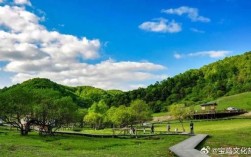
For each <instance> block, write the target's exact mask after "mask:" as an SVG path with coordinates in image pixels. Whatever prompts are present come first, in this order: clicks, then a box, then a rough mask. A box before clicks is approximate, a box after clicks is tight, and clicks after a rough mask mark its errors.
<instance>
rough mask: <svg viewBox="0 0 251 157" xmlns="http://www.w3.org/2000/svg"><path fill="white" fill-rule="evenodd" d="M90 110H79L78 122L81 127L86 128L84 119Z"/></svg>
mask: <svg viewBox="0 0 251 157" xmlns="http://www.w3.org/2000/svg"><path fill="white" fill-rule="evenodd" d="M87 113H88V110H87V109H85V108H84V109H83V108H79V109H78V111H77V115H76V117H77V122H78V123H79V127H80V128H83V126H84V117H85V116H86V115H87Z"/></svg>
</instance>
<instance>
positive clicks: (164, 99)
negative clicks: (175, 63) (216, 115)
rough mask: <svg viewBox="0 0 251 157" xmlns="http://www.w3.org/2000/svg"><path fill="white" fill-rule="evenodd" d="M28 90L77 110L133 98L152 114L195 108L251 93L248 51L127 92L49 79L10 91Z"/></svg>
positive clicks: (25, 84)
mask: <svg viewBox="0 0 251 157" xmlns="http://www.w3.org/2000/svg"><path fill="white" fill-rule="evenodd" d="M16 87H21V88H24V89H27V90H34V89H40V90H43V89H44V90H45V91H46V89H50V90H53V91H56V92H57V93H59V95H61V96H62V97H65V96H70V97H71V98H72V100H73V101H74V102H75V103H76V104H77V105H78V106H80V107H83V108H89V107H90V106H91V105H92V104H93V103H94V102H99V101H101V100H103V101H104V102H105V103H106V104H107V106H108V107H111V106H117V107H118V106H120V105H126V106H129V104H130V102H131V101H133V100H136V99H142V100H144V101H146V102H147V104H148V105H149V107H150V108H151V109H152V111H154V112H160V111H163V110H166V109H167V106H169V105H171V104H173V103H185V104H186V105H188V106H189V105H196V104H199V103H202V102H207V101H211V100H215V99H216V98H218V97H221V96H226V95H233V94H238V93H242V92H246V91H251V52H247V53H245V54H243V55H238V56H233V57H227V58H225V59H223V60H220V61H217V62H215V63H212V64H209V65H206V66H204V67H202V68H200V69H191V70H188V71H186V72H184V73H182V74H179V75H176V76H174V77H171V78H167V79H165V80H163V81H161V82H156V83H155V84H153V85H149V86H148V87H147V88H139V89H137V90H132V91H128V92H122V91H119V90H109V91H105V90H103V89H98V88H94V87H90V86H81V87H68V86H63V85H59V84H57V83H54V82H52V81H50V80H48V79H41V78H36V79H31V80H28V81H25V82H23V83H22V84H17V85H14V86H12V87H9V88H4V89H2V90H0V92H1V93H4V92H6V91H8V90H10V89H12V88H16Z"/></svg>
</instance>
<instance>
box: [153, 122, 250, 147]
mask: <svg viewBox="0 0 251 157" xmlns="http://www.w3.org/2000/svg"><path fill="white" fill-rule="evenodd" d="M189 123H190V121H186V122H185V123H184V126H185V130H186V131H187V132H189ZM175 128H178V130H179V131H181V130H182V128H181V125H180V123H177V122H175V123H172V122H171V130H172V131H174V129H175ZM156 130H157V131H166V124H158V125H156ZM194 131H195V133H196V134H199V133H201V134H209V138H207V140H206V141H205V142H203V143H202V144H201V145H200V147H199V149H200V148H202V147H204V146H209V147H211V148H220V147H225V148H226V147H232V148H234V147H239V148H240V147H246V148H247V147H250V146H251V119H232V120H214V121H194Z"/></svg>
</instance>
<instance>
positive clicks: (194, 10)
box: [161, 6, 210, 22]
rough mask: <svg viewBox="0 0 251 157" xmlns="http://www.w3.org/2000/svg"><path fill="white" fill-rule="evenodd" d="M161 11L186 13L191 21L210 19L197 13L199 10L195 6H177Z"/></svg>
mask: <svg viewBox="0 0 251 157" xmlns="http://www.w3.org/2000/svg"><path fill="white" fill-rule="evenodd" d="M161 12H162V13H166V14H175V15H179V16H181V15H187V17H188V18H190V19H191V20H192V21H194V22H196V21H200V22H210V19H209V18H207V17H204V16H200V15H199V11H198V9H197V8H191V7H187V6H182V7H179V8H175V9H174V8H171V9H166V10H165V9H163V10H161Z"/></svg>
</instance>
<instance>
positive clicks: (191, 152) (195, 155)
mask: <svg viewBox="0 0 251 157" xmlns="http://www.w3.org/2000/svg"><path fill="white" fill-rule="evenodd" d="M207 136H208V135H206V134H198V135H195V136H192V137H190V138H189V139H186V140H184V141H182V142H180V143H178V144H176V145H174V146H172V147H170V148H169V149H170V150H171V151H172V152H173V153H175V154H176V155H177V156H179V157H209V156H208V155H205V154H202V153H201V152H200V151H198V150H197V149H195V147H196V146H197V145H198V144H199V143H200V142H201V141H203V140H204V139H205V138H206V137H207Z"/></svg>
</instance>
